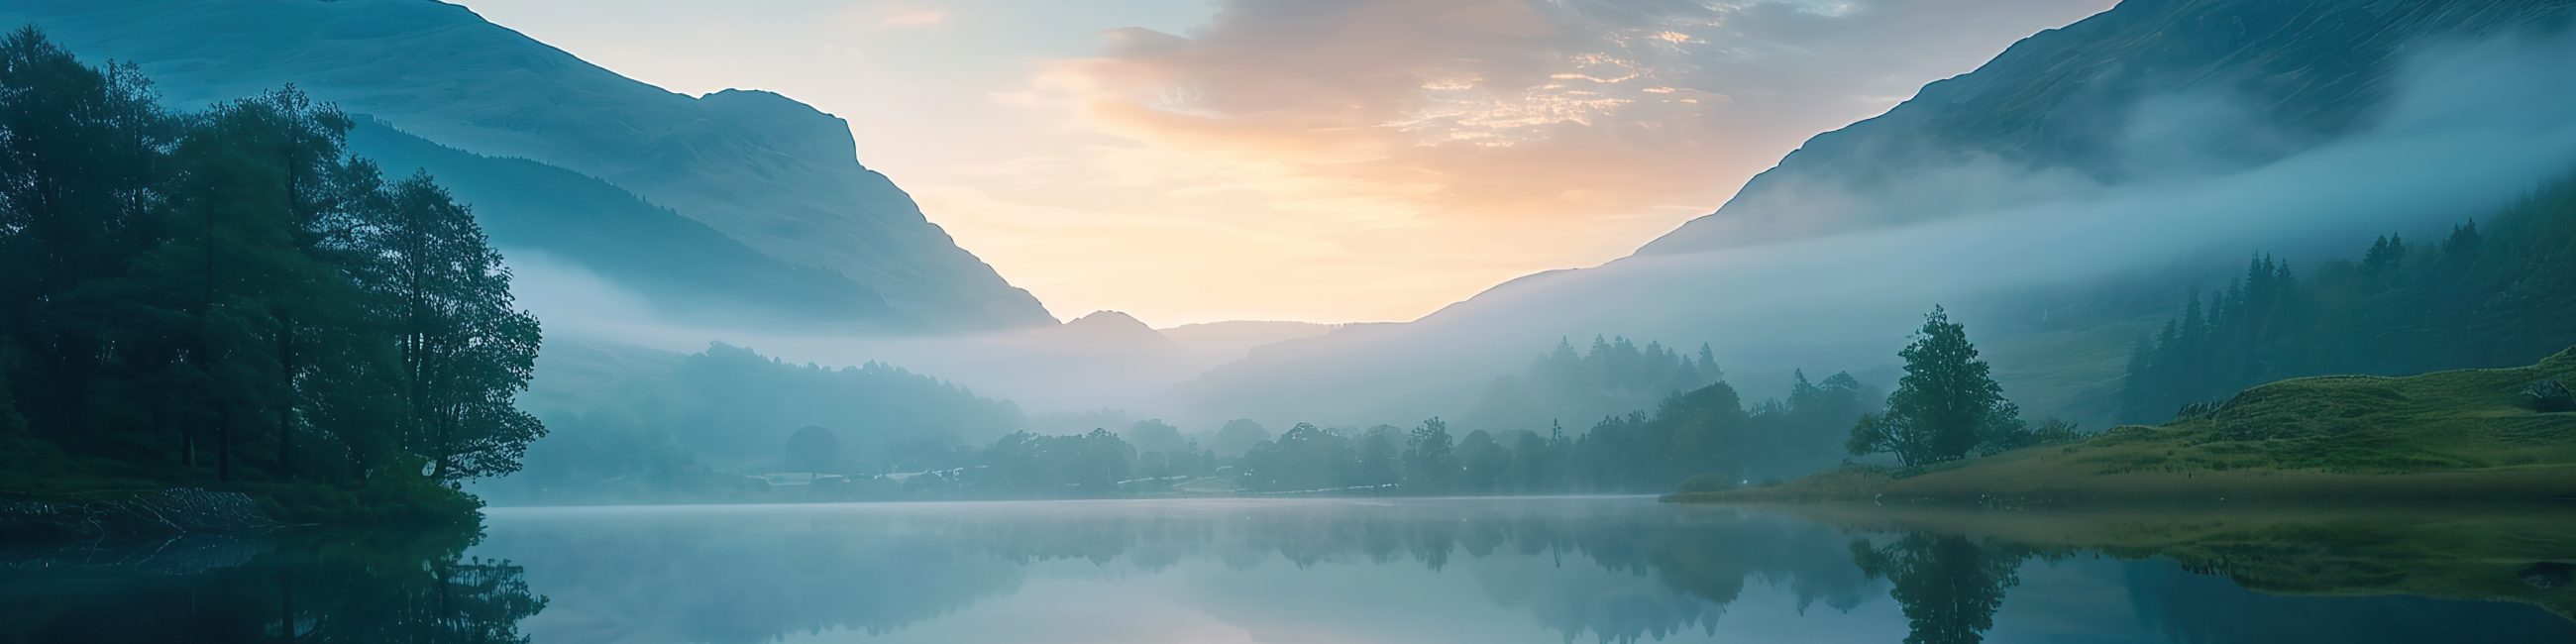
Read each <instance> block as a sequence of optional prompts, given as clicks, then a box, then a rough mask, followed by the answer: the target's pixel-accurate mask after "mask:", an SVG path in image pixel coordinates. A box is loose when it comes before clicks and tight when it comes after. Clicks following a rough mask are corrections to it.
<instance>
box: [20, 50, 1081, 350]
mask: <svg viewBox="0 0 2576 644" xmlns="http://www.w3.org/2000/svg"><path fill="white" fill-rule="evenodd" d="M0 22H7V23H24V24H34V25H36V26H38V27H39V28H42V29H44V30H45V31H46V32H47V33H48V34H49V35H50V36H52V37H53V38H54V39H55V40H56V41H58V42H61V43H63V44H64V45H65V46H67V47H69V48H70V49H71V50H73V51H74V52H77V53H79V54H81V55H82V56H84V57H86V58H91V59H115V60H121V61H129V62H133V63H137V64H139V65H140V66H141V68H142V70H143V72H144V73H145V74H146V75H148V76H150V77H152V78H153V79H154V80H155V82H156V83H157V86H158V88H159V89H160V91H161V92H162V93H163V94H164V96H165V98H166V99H168V100H166V101H165V102H167V103H170V104H174V105H191V104H205V103H208V102H213V101H219V100H226V99H231V98H237V97H241V96H248V95H252V94H256V93H259V92H263V91H267V90H271V89H274V88H277V87H280V86H283V85H286V84H289V83H292V84H295V85H296V86H297V87H300V88H302V89H304V90H305V91H307V92H309V93H311V94H312V95H314V96H315V97H317V98H319V99H322V100H327V101H332V102H336V103H338V104H339V105H340V106H341V107H342V108H343V109H345V110H347V111H349V112H351V113H353V114H361V115H365V116H367V117H371V118H372V119H374V120H377V121H380V122H382V123H383V124H385V125H387V126H389V127H390V128H391V129H394V130H398V131H400V132H402V133H405V134H407V135H410V136H412V137H416V138H419V139H424V140H427V141H432V142H436V143H437V144H440V145H443V146H447V147H451V148H455V149H457V150H461V151H464V152H470V153H473V154H475V155H480V156H484V157H503V158H518V159H526V160H528V161H532V162H535V163H539V164H544V165H547V166H553V167H555V168H560V169H563V170H567V171H569V172H570V173H577V174H579V175H582V176H586V177H592V178H596V179H597V180H598V181H599V182H604V183H605V184H607V185H609V186H614V187H616V188H619V189H622V190H624V191H628V192H631V193H633V196H635V197H638V198H640V200H642V201H644V202H648V203H649V204H651V206H652V208H656V209H668V210H670V211H672V212H676V213H677V214H679V215H680V216H683V217H685V218H687V219H689V220H692V221H695V222H697V223H698V224H701V225H703V226H705V227H707V228H709V229H712V230H713V231H715V232H718V233H721V234H722V235H723V236H724V237H727V238H729V239H730V240H731V241H732V242H733V243H734V244H736V245H739V246H741V247H743V248H747V249H749V250H751V251H754V252H756V253H757V254H759V255H762V256H766V257H768V258H771V259H774V260H776V263H783V264H785V265H787V268H785V269H781V268H778V267H777V266H768V267H764V268H759V269H756V270H757V271H776V270H785V271H787V272H788V273H800V272H804V271H798V270H795V269H798V268H810V269H818V270H817V271H815V272H814V273H815V274H811V275H796V276H794V277H792V278H791V279H790V280H789V281H792V282H801V283H804V284H805V285H806V287H802V288H811V287H813V286H815V285H818V284H828V283H830V282H833V281H836V280H838V281H847V282H850V283H852V284H854V285H856V286H857V287H859V289H857V290H862V291H864V292H855V293H852V294H848V295H845V296H835V297H826V298H821V299H820V302H819V304H818V306H817V307H815V308H813V309H811V310H802V311H800V313H801V315H802V317H803V318H804V321H806V322H811V323H823V324H829V323H832V322H836V321H838V322H845V323H847V324H849V325H851V326H854V327H869V326H878V327H884V326H896V327H901V326H913V327H917V328H935V329H942V330H947V329H977V328H1007V327H1020V326H1029V325H1039V324H1051V323H1052V321H1053V318H1052V316H1049V315H1048V314H1047V313H1046V310H1045V309H1044V307H1043V306H1041V305H1040V304H1039V303H1038V301H1037V299H1036V298H1034V297H1032V296H1030V295H1029V294H1028V293H1027V292H1026V291H1023V290H1020V289H1018V288H1014V287H1012V286H1011V285H1010V284H1008V283H1007V282H1005V281H1003V279H1002V278H1001V276H1000V275H999V274H997V273H995V272H994V271H993V269H992V268H991V267H990V266H988V265H986V264H984V263H983V262H982V261H981V260H979V259H977V258H975V256H973V255H972V254H969V253H967V252H966V251H965V250H963V249H961V248H958V247H957V245H956V243H955V241H954V240H952V239H950V238H949V236H948V235H947V233H946V232H945V231H942V230H941V229H940V228H939V227H938V226H936V225H933V224H931V223H930V222H929V221H928V220H927V219H926V218H925V217H924V216H923V214H922V213H921V211H920V208H919V207H918V206H917V205H916V204H915V203H914V202H913V201H912V198H911V197H910V196H909V195H906V194H905V193H904V192H903V191H902V190H901V189H899V188H897V187H896V186H895V185H894V183H893V182H892V181H890V180H888V179H887V178H886V177H885V176H884V175H882V174H879V173H877V172H875V171H873V170H869V169H868V168H866V167H865V166H863V165H861V164H860V163H859V162H858V161H857V160H856V158H857V155H856V149H855V148H856V146H855V143H854V142H853V140H852V138H851V135H850V130H849V126H848V123H847V122H846V121H843V120H842V119H840V118H838V117H835V116H832V115H829V114H825V113H822V112H820V111H817V110H815V109H813V108H811V107H808V106H806V105H804V104H802V103H798V102H796V101H794V100H791V99H788V98H786V97H783V96H780V95H777V94H773V93H769V92H761V91H742V90H727V91H723V92H717V93H713V94H708V95H706V96H702V97H691V96H685V95H681V94H675V93H672V92H669V91H665V90H662V89H660V88H656V87H653V86H651V85H647V84H644V83H641V82H637V81H634V80H631V79H628V78H625V77H622V76H619V75H617V74H615V73H613V72H610V71H608V70H606V69H602V68H600V67H598V66H595V65H591V64H589V63H587V62H583V61H582V60H581V59H579V58H576V57H574V56H573V55H571V54H569V53H565V52H563V51H561V50H557V49H555V48H553V47H550V46H547V45H546V44H544V43H541V42H538V41H536V40H533V39H530V38H528V37H527V36H524V35H521V34H519V33H518V32H515V31H511V30H509V29H507V28H504V27H501V26H498V25H494V24H492V23H490V22H486V21H484V20H483V19H482V18H481V17H480V16H477V15H475V14H474V13H473V12H471V11H468V10H466V9H465V8H464V7H459V6H455V5H449V4H444V3H439V2H431V1H428V0H127V1H119V2H92V1H89V0H20V1H15V2H11V3H8V4H7V5H6V6H0ZM386 141H395V142H398V143H401V141H398V140H397V139H395V138H392V137H373V138H367V139H366V140H362V141H360V143H361V145H360V146H358V147H356V149H355V150H354V151H355V152H357V153H359V154H361V155H374V154H377V153H379V152H383V151H384V150H380V149H378V148H377V147H376V144H377V143H381V142H386ZM440 169H445V168H440ZM495 172H501V171H497V170H496V171H495ZM529 172H536V173H538V174H543V173H542V172H539V171H533V170H531V171H529ZM568 182H569V183H574V184H582V186H583V187H580V188H577V189H578V190H581V191H585V192H599V190H598V188H599V186H597V185H590V184H588V183H587V182H582V181H579V180H569V181H568ZM461 192H462V191H461ZM542 192H543V191H528V190H508V191H501V190H493V191H482V192H478V193H475V194H471V195H468V196H469V197H478V198H479V199H477V200H474V201H473V202H472V203H473V205H475V206H476V207H477V208H478V209H481V210H484V211H486V212H487V214H488V215H499V214H501V212H508V213H509V214H510V216H512V217H550V218H563V219H566V220H569V219H574V218H581V217H601V216H607V215H601V214H598V213H596V212H593V213H582V212H572V211H573V210H577V209H591V210H599V211H621V212H619V213H618V215H617V216H620V217H624V216H627V214H628V213H630V212H642V211H644V210H649V209H648V208H639V207H637V206H636V204H634V203H631V202H627V201H625V200H623V199H620V198H617V197H614V196H610V195H603V196H602V197H600V198H599V199H596V200H572V199H565V198H560V197H549V196H546V195H543V194H540V193H542ZM540 202H547V203H540ZM636 217H637V218H638V219H641V220H647V221H643V222H642V223H641V224H640V225H643V226H645V227H648V228H657V229H669V228H671V227H672V225H671V222H667V221H654V220H658V219H661V218H659V217H656V216H652V215H649V214H646V215H636ZM491 227H492V228H494V229H495V230H501V229H508V228H513V226H511V225H509V224H506V223H502V222H495V223H493V224H491ZM542 227H543V226H538V225H530V226H518V227H517V228H519V229H522V230H527V229H535V228H542ZM498 241H499V242H500V243H502V244H503V245H506V246H513V247H517V248H520V249H523V250H534V251H538V252H543V253H548V254H561V255H563V256H564V257H565V258H567V259H571V260H574V261H585V262H588V263H589V265H587V266H585V268H590V269H592V270H594V271H596V272H599V273H601V274H602V275H603V276H605V277H607V278H609V279H611V280H612V281H616V282H619V283H620V284H621V285H624V286H630V287H636V288H646V289H650V288H658V286H656V285H655V284H654V283H655V282H667V281H671V280H674V279H686V278H674V277H670V276H664V275H651V274H650V273H653V272H656V271H661V272H685V271H692V270H696V269H697V268H698V267H696V266H693V265H689V264H686V263H681V264H679V265H674V264H675V263H674V262H673V261H672V260H673V259H674V258H686V259H687V260H689V261H691V262H694V261H696V260H697V258H698V257H699V256H700V253H687V254H675V255H662V256H660V258H659V259H660V260H661V262H660V265H659V266H642V267H638V266H619V265H613V264H612V263H609V262H606V261H605V260H601V259H599V257H598V256H597V254H596V253H586V252H585V251H580V250H568V249H563V248H561V247H562V246H567V245H579V244H583V243H591V242H592V241H595V240H568V239H562V238H554V237H522V238H518V239H508V238H502V239H499V240H498ZM690 243H692V244H695V245H693V246H689V248H698V249H707V250H708V252H713V253H718V254H738V252H737V251H736V249H731V248H728V247H727V244H724V243H722V242H720V241H717V240H696V241H693V242H690ZM743 261H744V262H752V263H760V262H753V261H752V260H743ZM737 263H738V264H739V263H740V262H737ZM723 270H727V271H734V272H736V273H737V274H740V273H741V272H742V271H744V270H746V269H742V268H740V267H739V266H736V267H734V268H727V269H723ZM799 288H800V287H776V286H763V287H760V289H762V290H768V291H772V292H771V293H768V294H744V295H742V297H766V298H770V299H772V300H774V302H772V303H773V304H775V305H776V306H775V307H772V308H791V309H792V308H797V307H798V305H799V298H798V297H793V296H787V297H782V296H779V295H778V293H781V292H783V293H791V294H792V293H801V292H802V291H799ZM649 295H651V294H648V297H649ZM666 299H685V298H666ZM876 300H881V301H882V302H883V303H884V304H885V305H886V309H885V310H886V311H890V312H891V313H884V312H880V311H872V310H870V309H872V308H874V307H875V304H874V302H873V301H876Z"/></svg>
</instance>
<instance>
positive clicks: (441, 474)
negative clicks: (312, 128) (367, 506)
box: [378, 174, 545, 482]
mask: <svg viewBox="0 0 2576 644" xmlns="http://www.w3.org/2000/svg"><path fill="white" fill-rule="evenodd" d="M389 215H390V216H388V217H386V218H385V220H384V221H382V222H380V223H379V224H378V226H379V228H380V229H382V230H383V231H384V232H383V233H382V234H383V236H384V238H383V241H384V244H385V248H384V251H383V252H384V255H385V256H386V257H388V258H390V264H391V266H392V270H393V275H392V278H393V279H391V280H389V283H388V284H387V287H388V289H389V290H390V294H389V295H390V297H389V298H388V301H389V302H390V303H391V304H392V306H393V315H392V317H393V319H394V320H395V326H396V328H397V330H398V331H399V334H400V338H401V339H400V346H401V355H402V365H403V374H404V376H405V378H404V380H405V382H406V383H407V385H408V391H407V392H406V393H407V400H408V401H409V406H410V409H411V413H410V419H409V422H408V423H407V424H406V425H405V427H404V436H405V442H406V444H409V445H412V446H413V451H414V453H417V454H420V455H422V456H424V457H425V458H427V459H429V464H430V477H431V478H432V479H434V480H437V481H440V482H453V481H458V480H462V479H470V478H477V477H484V476H498V475H503V474H508V473H510V472H514V471H518V468H519V457H520V456H522V455H524V454H525V453H526V451H527V444H528V442H529V441H532V440H535V439H536V438H537V437H540V436H543V435H545V426H544V425H543V424H541V423H539V422H537V420H536V418H535V417H533V416H529V415H528V414H527V413H526V412H523V411H520V410H519V409H518V408H517V407H515V406H513V402H512V401H513V399H514V398H515V397H516V396H517V395H518V393H519V392H521V391H525V390H527V387H528V379H529V378H530V377H531V376H533V375H534V371H535V368H536V356H537V346H538V343H539V331H538V327H537V319H536V317H535V316H531V315H529V314H527V313H526V312H524V311H520V310H518V309H515V308H513V307H512V302H511V296H510V273H509V270H508V269H507V268H504V267H503V266H502V265H501V255H500V253H498V252H494V251H493V250H492V247H491V246H490V244H488V243H487V242H486V241H485V240H484V237H483V230H482V227H481V226H480V225H478V224H476V223H475V222H474V217H473V214H472V213H471V212H469V211H468V210H466V208H465V207H464V206H463V205H459V204H457V203H456V202H455V200H454V199H453V198H452V197H450V196H448V194H447V191H446V190H445V189H443V188H440V187H438V184H437V183H435V182H433V181H431V180H430V178H429V176H428V175H426V174H420V175H414V176H412V177H411V178H409V179H405V180H403V181H402V182H400V183H398V184H396V185H395V186H394V187H393V207H392V209H391V212H390V213H389Z"/></svg>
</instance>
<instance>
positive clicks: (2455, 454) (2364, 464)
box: [1668, 349, 2576, 506]
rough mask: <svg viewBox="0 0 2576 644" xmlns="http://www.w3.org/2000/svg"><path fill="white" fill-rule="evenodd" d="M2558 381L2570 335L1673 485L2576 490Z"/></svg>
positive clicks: (2370, 493) (2118, 496)
mask: <svg viewBox="0 0 2576 644" xmlns="http://www.w3.org/2000/svg"><path fill="white" fill-rule="evenodd" d="M2548 379H2557V380H2559V381H2562V382H2576V349H2572V350H2570V351H2566V352H2561V353H2559V354H2558V355H2555V356H2552V357H2550V358H2548V359H2546V360H2543V361H2541V362H2540V363H2538V364H2535V365H2532V366H2528V367H2518V368H2509V369H2467V370H2459V371H2444V372H2437V373H2430V374H2424V375H2419V376H2409V377H2399V378H2383V377H2369V376H2332V377H2319V378H2301V379H2295V380H2285V381H2281V382H2276V383H2272V384H2268V385H2264V386H2261V387H2256V388H2253V389H2250V390H2247V391H2246V392H2244V393H2242V394H2239V395H2237V396H2236V397H2235V398H2233V399H2230V400H2228V401H2227V402H2226V403H2224V404H2221V405H2219V406H2218V407H2216V408H2215V409H2212V410H2209V411H2207V412H2205V413H2200V414H2197V415H2193V416H2189V417H2186V418H2182V419H2178V420H2176V421H2175V422H2172V423H2168V424H2166V425H2162V426H2155V427H2148V426H2134V425H2133V426H2126V427H2120V428H2116V429H2113V430H2111V431H2109V432H2106V433H2104V434H2103V435H2101V436H2097V437H2094V438H2092V439H2090V440H2087V441H2084V442H2081V443H2076V444H2072V445H2056V446H2044V447H2035V448H2029V449H2023V450H2017V451H2012V452H2006V453H2003V454H1997V455H1994V456H1990V457H1984V458H1974V459H1968V460H1963V461H1956V462H1951V463H1945V464H1941V465H1938V466H1933V467H1928V468H1921V469H1918V470H1898V469H1892V468H1848V469H1845V470H1840V471H1835V472H1828V473H1824V474H1819V475H1815V476H1810V477H1807V478H1803V479H1799V480H1795V481H1790V482H1787V483H1783V484H1780V485H1774V486H1765V487H1756V488H1746V489H1741V490H1729V491H1719V492H1696V493H1683V494H1675V495H1673V496H1671V497H1668V498H1669V499H1670V500H1673V501H1680V502H1814V501H1835V500H1869V501H1876V502H1880V503H1888V502H1931V503H1966V504H1978V505H1989V506H1993V505H2003V506H2042V505H2068V504H2086V503H2193V504H2200V503H2219V502H2234V503H2274V502H2277V503H2401V502H2403V503H2414V502H2461V501H2481V502H2489V501H2492V502H2517V501H2548V500H2552V499H2576V412H2566V411H2557V412H2544V411H2540V410H2538V409H2535V408H2534V406H2533V405H2532V404H2531V401H2530V400H2529V399H2528V397H2526V396H2525V395H2524V393H2523V392H2524V390H2525V388H2526V387H2528V386H2529V385H2531V384H2532V383H2534V382H2538V381H2542V380H2548Z"/></svg>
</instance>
